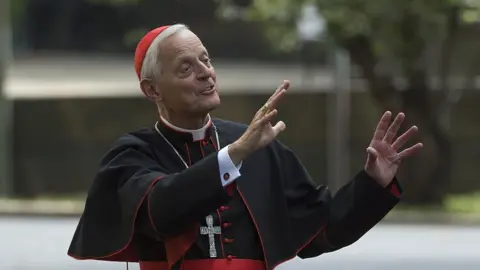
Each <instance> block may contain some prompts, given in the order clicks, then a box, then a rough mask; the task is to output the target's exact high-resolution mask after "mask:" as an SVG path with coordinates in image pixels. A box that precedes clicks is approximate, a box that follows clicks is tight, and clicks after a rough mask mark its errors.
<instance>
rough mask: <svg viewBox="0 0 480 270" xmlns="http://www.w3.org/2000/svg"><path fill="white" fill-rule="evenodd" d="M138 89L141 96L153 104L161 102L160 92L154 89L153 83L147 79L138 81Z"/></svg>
mask: <svg viewBox="0 0 480 270" xmlns="http://www.w3.org/2000/svg"><path fill="white" fill-rule="evenodd" d="M140 88H141V89H142V92H143V94H144V95H145V96H146V97H147V98H148V99H150V100H151V101H153V102H159V101H162V95H161V93H160V91H158V90H157V87H155V83H154V82H153V81H152V80H149V79H143V80H142V81H140Z"/></svg>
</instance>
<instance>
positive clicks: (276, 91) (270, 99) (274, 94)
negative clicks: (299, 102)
mask: <svg viewBox="0 0 480 270" xmlns="http://www.w3.org/2000/svg"><path fill="white" fill-rule="evenodd" d="M289 87H290V82H289V81H287V80H284V81H283V83H282V84H280V86H279V87H277V89H276V90H275V92H274V93H273V95H271V96H270V98H268V100H267V102H268V103H270V102H271V101H272V99H274V98H275V97H276V96H277V95H278V93H279V92H280V91H282V89H285V90H287V89H288V88H289Z"/></svg>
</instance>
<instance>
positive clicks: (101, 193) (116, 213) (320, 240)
mask: <svg viewBox="0 0 480 270" xmlns="http://www.w3.org/2000/svg"><path fill="white" fill-rule="evenodd" d="M213 122H214V124H215V126H216V128H217V130H218V134H219V138H220V144H221V145H222V146H225V145H228V144H230V143H232V142H234V141H235V140H236V139H238V138H239V137H240V136H241V135H242V134H243V132H244V131H245V130H246V128H247V127H246V126H245V125H243V124H238V123H234V122H229V121H224V120H220V119H214V121H213ZM218 170H219V169H218V161H217V154H216V153H213V154H211V155H208V156H206V157H205V158H204V159H202V160H201V161H200V162H198V163H196V164H194V165H193V166H191V167H190V168H189V169H185V167H184V165H183V164H182V163H181V161H180V160H179V159H178V157H176V156H175V154H174V152H173V151H172V150H171V149H170V146H169V145H167V144H166V142H165V141H164V140H163V139H162V138H161V137H160V136H159V135H158V134H157V133H156V131H155V129H153V128H151V129H142V130H139V131H135V132H131V133H127V134H125V135H123V136H121V137H120V138H119V139H118V140H117V141H116V142H115V143H114V145H113V147H112V148H111V149H110V150H109V151H108V153H107V154H106V155H105V156H104V157H103V158H102V160H101V162H100V168H99V170H98V173H97V175H96V176H95V179H94V181H93V184H92V186H91V188H90V190H89V192H88V196H87V199H86V203H85V209H84V212H83V214H82V216H81V218H80V221H79V224H78V226H77V229H76V231H75V233H74V236H73V239H72V241H71V244H70V247H69V250H68V255H69V256H71V257H74V258H76V259H95V260H105V261H123V262H137V261H139V256H138V254H137V253H136V251H135V246H134V245H135V244H134V243H135V239H136V237H137V232H138V231H139V230H141V227H142V226H143V225H142V224H139V220H144V219H145V216H147V215H148V220H150V222H151V223H152V226H151V228H152V227H153V229H154V231H155V232H156V233H157V237H158V241H163V242H164V244H165V246H166V247H167V251H166V252H167V256H166V257H167V258H168V261H169V262H170V263H171V264H173V263H175V260H178V259H180V258H181V257H182V256H183V254H184V253H185V252H186V251H187V249H188V247H189V245H191V242H192V241H193V240H192V238H194V237H195V233H193V229H194V228H195V223H196V221H198V220H200V219H201V218H203V217H205V216H206V215H207V214H208V213H209V212H212V211H215V209H217V208H218V207H219V206H220V205H222V204H224V203H225V202H226V201H228V198H229V196H228V195H227V194H226V191H225V189H224V188H223V187H222V186H221V183H220V181H219V175H218ZM241 173H242V176H241V177H240V178H239V179H238V180H237V181H236V185H237V189H238V191H239V192H240V193H241V195H242V199H243V201H244V203H245V204H246V206H247V208H248V210H249V213H250V215H251V218H252V219H253V221H254V223H255V225H256V228H257V230H258V234H259V236H260V239H261V244H262V248H263V251H264V258H265V261H266V265H267V269H273V268H275V267H276V266H277V265H279V264H280V263H282V262H284V261H287V260H289V259H292V258H294V257H295V256H297V255H298V256H300V257H301V258H309V257H314V256H318V255H320V254H322V253H326V252H331V251H334V250H338V249H340V248H342V247H345V246H348V245H350V244H352V243H354V242H355V241H357V240H358V239H359V238H360V237H362V236H363V235H364V234H365V233H366V232H368V231H369V230H370V229H371V228H372V227H373V226H375V224H377V223H378V222H379V221H380V220H381V219H382V218H383V217H384V216H385V215H386V214H387V213H388V212H389V211H390V210H391V209H392V208H393V207H394V206H395V205H396V204H397V203H398V201H399V195H400V193H401V189H400V186H399V184H398V182H397V180H396V179H393V181H392V184H391V185H390V186H388V187H387V188H384V187H381V186H380V185H378V184H377V183H376V182H375V181H374V180H373V179H372V178H371V177H369V176H368V175H367V173H366V172H365V171H363V170H362V171H360V172H359V173H358V174H357V175H356V176H355V177H354V178H353V179H352V180H351V181H350V182H349V183H348V184H347V185H346V186H344V187H343V188H342V189H340V190H339V191H338V192H337V194H335V196H333V197H332V195H331V194H330V192H329V190H328V188H327V187H326V186H316V185H315V184H314V182H313V181H312V180H311V179H310V176H309V175H308V173H307V171H306V170H305V168H304V167H303V165H302V163H301V162H300V160H299V159H298V158H297V157H296V155H295V154H294V153H293V152H292V151H291V150H290V149H288V148H287V147H286V146H284V145H282V144H281V143H280V142H278V141H274V142H272V143H271V144H270V145H268V146H267V147H265V148H264V149H261V150H258V151H257V152H255V153H253V154H252V155H251V156H250V157H248V158H247V159H246V160H244V161H243V165H242V168H241ZM146 198H149V200H150V203H149V205H150V206H149V208H150V207H151V208H152V209H147V210H146V211H147V212H142V211H141V209H142V205H145V201H146ZM143 208H145V207H143ZM142 213H143V214H142ZM145 213H146V214H145ZM154 235H155V234H154Z"/></svg>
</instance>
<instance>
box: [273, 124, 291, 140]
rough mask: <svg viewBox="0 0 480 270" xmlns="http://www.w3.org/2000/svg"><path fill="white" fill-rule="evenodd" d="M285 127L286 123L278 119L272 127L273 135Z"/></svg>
mask: <svg viewBox="0 0 480 270" xmlns="http://www.w3.org/2000/svg"><path fill="white" fill-rule="evenodd" d="M286 128H287V125H285V123H284V122H283V121H278V122H277V124H275V126H273V127H272V130H273V133H274V134H275V137H276V136H277V135H278V134H280V132H282V131H284V130H285V129H286Z"/></svg>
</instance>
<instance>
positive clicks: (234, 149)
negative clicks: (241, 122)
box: [228, 141, 248, 166]
mask: <svg viewBox="0 0 480 270" xmlns="http://www.w3.org/2000/svg"><path fill="white" fill-rule="evenodd" d="M228 155H229V156H230V159H231V160H232V162H233V164H235V166H237V165H239V164H240V163H241V162H242V160H244V159H245V158H247V156H248V150H247V149H246V147H244V145H243V144H242V143H241V142H239V141H236V142H234V143H232V144H230V146H229V147H228Z"/></svg>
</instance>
